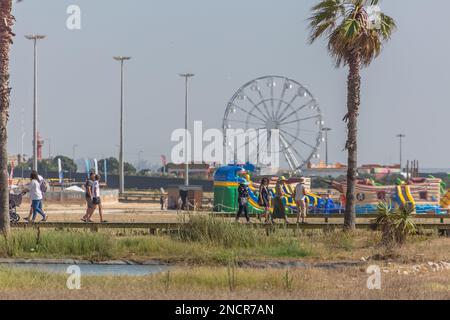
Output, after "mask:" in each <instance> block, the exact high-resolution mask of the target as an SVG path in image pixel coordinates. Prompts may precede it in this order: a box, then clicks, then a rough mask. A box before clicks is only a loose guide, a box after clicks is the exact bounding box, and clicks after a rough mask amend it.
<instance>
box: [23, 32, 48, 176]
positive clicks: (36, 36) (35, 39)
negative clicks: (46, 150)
mask: <svg viewBox="0 0 450 320" xmlns="http://www.w3.org/2000/svg"><path fill="white" fill-rule="evenodd" d="M45 37H46V36H45V35H39V34H31V35H26V36H25V38H26V39H28V40H33V42H34V58H33V61H34V88H33V170H36V171H37V169H38V165H37V142H38V141H37V140H38V139H37V42H38V40H42V39H45Z"/></svg>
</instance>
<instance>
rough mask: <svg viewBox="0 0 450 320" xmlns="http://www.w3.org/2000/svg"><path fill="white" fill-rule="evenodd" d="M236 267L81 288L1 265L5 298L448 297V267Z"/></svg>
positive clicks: (97, 281) (88, 280) (85, 282)
mask: <svg viewBox="0 0 450 320" xmlns="http://www.w3.org/2000/svg"><path fill="white" fill-rule="evenodd" d="M285 272H286V271H285V270H275V269H265V270H260V269H258V270H255V269H237V270H236V283H235V287H234V290H232V291H231V290H230V286H229V278H228V273H227V269H226V268H195V269H192V268H187V269H178V270H174V271H172V272H171V273H170V277H169V279H170V280H169V281H168V280H167V279H168V277H167V275H166V274H165V273H163V274H159V275H153V276H145V277H83V278H82V283H81V286H82V287H81V289H80V290H68V289H67V288H66V287H65V283H66V276H65V275H49V274H46V273H40V272H24V271H12V270H5V269H0V287H1V289H0V298H2V299H84V298H86V297H89V298H92V299H450V271H449V270H446V271H441V272H436V273H431V272H430V273H425V274H421V275H415V276H411V275H409V276H407V275H398V274H383V275H382V289H381V290H368V289H367V287H366V281H367V277H368V275H367V274H366V273H365V268H349V269H341V270H324V269H292V270H290V271H289V274H288V276H289V278H290V279H292V283H291V284H290V285H287V284H286V280H285V279H286V277H285Z"/></svg>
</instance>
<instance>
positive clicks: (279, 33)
mask: <svg viewBox="0 0 450 320" xmlns="http://www.w3.org/2000/svg"><path fill="white" fill-rule="evenodd" d="M316 2H317V1H316V0H301V1H299V0H245V1H243V0H226V1H217V0H189V1H186V0H128V1H120V0H95V1H92V0H25V1H22V2H21V3H18V4H15V8H14V15H15V17H16V20H17V21H16V25H15V27H14V30H15V33H16V38H15V42H14V45H13V48H12V53H11V55H12V58H11V70H10V72H11V86H12V88H13V90H12V96H11V112H10V119H9V146H8V150H9V153H10V154H13V153H14V154H18V153H20V150H21V136H22V130H21V122H22V119H23V123H24V132H25V137H24V153H25V154H27V155H30V154H31V153H32V145H31V140H32V102H33V73H32V71H33V48H32V43H31V41H29V40H26V39H25V38H24V35H25V34H28V33H41V34H45V35H47V39H45V40H42V41H41V42H40V43H39V45H38V64H39V71H38V78H39V85H38V92H39V93H38V114H39V115H38V127H39V132H40V134H41V135H42V136H43V138H44V139H50V145H51V150H50V151H51V154H52V155H56V154H64V155H67V156H70V157H72V152H73V145H78V147H77V148H76V157H77V158H81V157H83V158H85V157H90V158H102V157H104V156H117V154H118V144H119V107H120V104H119V102H120V100H119V99H120V91H119V90H120V82H119V81H120V78H119V76H120V74H119V64H118V63H117V62H116V61H114V60H113V59H112V56H114V55H129V56H132V60H131V61H129V62H127V63H126V66H125V79H126V86H125V90H126V97H125V160H126V161H129V162H136V161H137V159H138V154H139V152H140V151H143V152H141V157H142V159H145V160H147V161H148V162H150V163H159V161H160V155H161V154H166V155H170V150H171V149H172V147H173V146H174V143H173V142H171V141H170V135H171V133H172V131H173V130H174V129H177V128H182V127H184V82H183V80H182V79H181V78H180V77H179V76H178V74H179V73H181V72H193V73H195V74H196V75H195V77H194V78H193V79H192V80H191V81H190V93H189V99H190V120H191V123H192V121H194V120H202V121H203V123H204V126H205V127H208V128H221V126H222V119H223V114H224V111H225V108H226V105H227V102H228V101H229V100H230V98H231V97H232V96H233V94H234V93H235V92H236V90H237V89H238V88H239V87H240V86H241V85H243V84H244V83H246V82H248V81H250V80H251V79H254V78H257V77H260V76H264V75H272V74H274V75H281V76H285V77H289V78H292V79H295V80H296V81H298V82H300V83H301V84H302V85H304V86H305V87H307V88H308V89H309V90H310V91H311V93H312V94H313V96H314V97H316V99H317V100H318V101H319V104H320V108H321V110H322V112H323V114H324V120H325V124H326V126H328V127H331V128H332V129H333V131H331V132H330V134H329V158H330V161H333V162H334V161H340V162H344V163H345V161H346V152H345V151H344V150H343V146H344V144H345V136H346V127H345V124H344V123H343V122H342V118H343V116H344V114H345V109H346V77H347V69H345V68H341V69H336V68H335V67H334V64H333V61H332V60H331V58H330V57H329V55H328V53H327V50H326V43H325V41H318V42H317V43H315V44H313V45H309V44H308V43H307V38H308V30H307V21H306V20H307V18H308V16H309V15H310V8H311V7H312V5H313V4H314V3H316ZM70 5H78V6H79V7H80V9H81V29H80V30H69V29H68V28H67V27H66V20H67V18H68V17H69V15H68V14H67V13H66V10H67V7H68V6H70ZM381 8H382V10H383V11H384V12H385V13H387V14H388V15H390V16H392V17H394V18H395V19H396V21H397V25H398V30H397V31H396V32H395V34H394V35H393V38H392V41H391V42H390V43H388V44H386V45H385V48H384V51H383V53H382V55H381V56H380V57H379V58H378V59H377V60H375V61H374V62H373V63H372V65H371V66H370V67H369V68H367V69H364V71H363V72H362V93H361V99H362V103H361V112H360V118H359V163H361V164H362V163H385V164H391V163H398V161H399V160H398V158H399V146H398V139H397V138H395V136H396V134H398V133H400V132H402V133H404V134H406V139H405V141H404V150H403V153H404V159H410V160H413V159H417V160H419V162H420V164H421V166H422V167H428V168H430V167H432V168H448V167H450V143H449V140H450V135H449V134H448V128H449V123H450V108H449V106H448V103H449V94H448V93H449V88H450V59H448V52H449V51H450V42H449V41H447V40H446V38H445V37H443V36H442V35H445V34H447V33H448V31H450V19H448V12H449V11H450V2H449V1H446V0H429V1H427V2H426V4H425V2H424V1H419V0H395V1H392V0H391V1H388V0H385V1H382V2H381ZM436 8H439V10H435V9H436ZM430 19H433V22H430V21H429V20H430ZM423 24H426V25H427V27H424V26H423ZM48 145H49V141H48V140H47V141H46V146H45V147H44V151H43V152H44V155H47V154H48V152H49V150H48ZM321 154H322V155H323V154H324V151H323V147H322V148H321Z"/></svg>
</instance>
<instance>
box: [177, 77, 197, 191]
mask: <svg viewBox="0 0 450 320" xmlns="http://www.w3.org/2000/svg"><path fill="white" fill-rule="evenodd" d="M193 76H194V74H193V73H180V77H183V78H184V84H185V96H184V129H185V132H184V135H185V137H184V158H185V170H184V185H185V186H186V187H188V186H189V159H188V141H187V131H188V80H189V78H192V77H193Z"/></svg>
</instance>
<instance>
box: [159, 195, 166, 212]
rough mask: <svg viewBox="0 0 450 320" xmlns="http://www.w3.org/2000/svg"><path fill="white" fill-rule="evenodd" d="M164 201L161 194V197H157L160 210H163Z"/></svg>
mask: <svg viewBox="0 0 450 320" xmlns="http://www.w3.org/2000/svg"><path fill="white" fill-rule="evenodd" d="M164 202H165V199H164V195H163V194H162V195H161V197H159V204H160V205H161V211H163V210H164Z"/></svg>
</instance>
